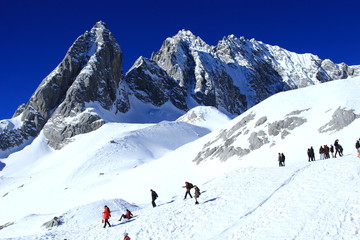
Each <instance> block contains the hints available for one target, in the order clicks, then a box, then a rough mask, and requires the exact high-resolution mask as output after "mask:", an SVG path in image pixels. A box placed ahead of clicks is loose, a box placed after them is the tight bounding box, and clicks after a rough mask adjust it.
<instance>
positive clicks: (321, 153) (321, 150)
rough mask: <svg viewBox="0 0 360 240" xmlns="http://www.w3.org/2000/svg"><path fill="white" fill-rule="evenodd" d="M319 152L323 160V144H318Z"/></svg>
mask: <svg viewBox="0 0 360 240" xmlns="http://www.w3.org/2000/svg"><path fill="white" fill-rule="evenodd" d="M319 153H320V160H324V148H323V146H320V149H319Z"/></svg>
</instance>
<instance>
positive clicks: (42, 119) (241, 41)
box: [0, 21, 360, 151]
mask: <svg viewBox="0 0 360 240" xmlns="http://www.w3.org/2000/svg"><path fill="white" fill-rule="evenodd" d="M356 75H360V67H359V66H347V65H346V64H344V63H343V64H335V63H333V62H332V61H331V60H321V59H320V58H319V57H318V56H316V55H312V54H297V53H294V52H290V51H288V50H285V49H283V48H281V47H278V46H271V45H268V44H264V43H262V42H260V41H257V40H255V39H251V40H247V39H245V38H244V37H240V38H237V37H235V36H234V35H229V36H227V37H224V38H223V39H222V40H220V41H219V42H218V44H217V45H216V46H211V45H208V44H207V43H206V42H205V41H203V40H202V39H201V38H200V37H197V36H195V35H194V34H193V33H192V32H191V31H189V30H180V31H179V32H178V33H177V34H176V35H175V36H172V37H169V38H167V39H166V40H165V41H164V42H163V44H162V46H161V48H160V50H159V51H158V52H156V53H154V54H153V55H152V56H151V58H150V59H147V58H144V57H140V58H138V59H137V60H136V62H135V63H134V65H133V67H132V68H130V70H129V71H128V72H127V73H126V75H125V76H122V51H121V48H120V46H119V45H118V44H117V42H116V40H115V38H114V36H113V35H112V34H111V32H110V31H109V29H108V28H107V26H106V24H105V23H104V22H102V21H99V22H97V23H96V24H95V25H94V26H93V27H92V28H91V30H90V31H86V32H85V33H84V34H83V35H81V36H80V37H78V38H77V39H76V41H75V42H74V44H73V45H72V46H71V47H70V48H69V50H68V52H67V53H66V55H65V57H64V59H63V60H62V61H61V63H60V64H59V65H58V66H57V67H56V68H55V69H54V70H53V71H52V72H51V73H50V74H49V75H48V76H47V77H46V78H45V79H44V80H43V81H42V82H41V83H40V85H39V87H38V88H37V90H36V91H35V93H34V94H33V95H32V96H31V98H30V100H29V102H28V103H27V104H25V105H23V106H22V107H21V108H19V109H18V110H17V112H16V116H18V117H17V118H18V119H21V124H16V125H12V124H9V123H7V122H6V123H5V122H4V123H3V124H2V125H0V130H2V131H0V139H1V141H0V148H1V150H3V151H5V150H6V149H12V148H14V146H21V145H22V146H24V144H26V143H28V142H29V141H26V140H31V139H32V138H34V137H36V136H37V135H38V134H39V132H40V131H42V130H43V133H44V136H45V137H46V139H47V140H48V143H49V145H50V146H52V147H54V148H56V149H58V148H61V147H62V146H64V144H66V143H67V142H68V141H69V140H70V139H71V138H72V137H73V136H76V135H78V134H82V133H87V132H90V131H93V130H95V129H97V128H99V127H101V126H102V125H103V124H104V123H105V122H106V121H108V120H107V119H106V117H109V116H111V117H109V119H110V118H111V121H126V120H123V119H129V118H127V117H126V114H127V113H128V112H131V111H130V110H133V109H132V104H133V105H135V103H136V107H137V108H136V109H137V110H136V111H138V110H139V109H141V107H139V106H141V104H142V103H143V104H144V106H145V105H146V108H147V109H149V108H152V107H154V109H156V110H154V111H152V110H151V113H152V114H157V113H160V112H161V116H160V117H159V118H156V119H160V118H161V117H163V120H175V119H176V118H177V117H179V116H180V115H181V114H183V113H185V112H186V111H188V110H189V109H192V108H194V107H196V106H213V107H215V108H217V109H219V110H220V111H222V112H224V113H226V114H228V115H232V116H236V115H239V114H241V113H243V112H244V111H246V110H247V109H249V108H251V107H252V106H254V105H256V104H257V103H259V102H261V101H263V100H264V99H266V98H268V97H269V96H271V95H273V94H275V93H278V92H281V91H286V90H290V89H296V88H301V87H306V86H309V85H314V84H319V83H322V82H326V81H331V80H334V79H343V78H347V77H348V76H356ZM139 104H140V105H139ZM165 106H166V107H165ZM165 109H166V110H165ZM144 111H148V110H144ZM165 111H168V112H172V113H171V114H167V113H166V114H164V112H165ZM129 114H130V113H129ZM144 115H146V114H144ZM165 116H166V117H165ZM168 116H171V117H168ZM148 118H151V116H150V117H148ZM1 126H7V127H6V128H5V127H4V128H2V127H1ZM11 126H12V127H11ZM15 126H19V127H15Z"/></svg>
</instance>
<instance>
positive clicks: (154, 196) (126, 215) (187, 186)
mask: <svg viewBox="0 0 360 240" xmlns="http://www.w3.org/2000/svg"><path fill="white" fill-rule="evenodd" d="M183 188H185V189H186V191H185V196H184V200H185V199H186V197H187V195H189V196H190V198H192V195H191V192H190V190H191V189H193V188H194V198H195V204H199V202H198V198H199V197H200V194H201V193H200V189H199V187H198V186H196V185H194V184H192V183H190V182H185V186H183ZM150 192H151V204H152V206H153V207H156V203H155V200H156V199H157V198H158V197H159V195H158V194H157V193H156V192H155V191H154V190H153V189H150ZM110 217H111V211H110V208H109V207H108V206H107V205H105V206H104V211H103V220H102V222H103V223H104V228H106V226H108V227H111V224H110V222H109V219H110ZM133 217H134V215H133V214H132V212H131V211H130V210H129V209H126V211H125V213H124V214H122V215H121V217H120V219H119V221H121V220H122V219H127V220H130V219H131V218H133ZM124 240H130V237H129V236H128V233H126V232H125V233H124Z"/></svg>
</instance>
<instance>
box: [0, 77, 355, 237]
mask: <svg viewBox="0 0 360 240" xmlns="http://www.w3.org/2000/svg"><path fill="white" fill-rule="evenodd" d="M359 88H360V77H357V78H352V79H346V80H339V81H331V82H328V83H323V84H320V85H316V86H310V87H307V88H302V89H297V90H291V91H287V92H282V93H278V94H276V95H274V96H272V97H269V98H268V99H266V100H264V101H263V102H261V103H260V104H257V105H256V106H254V107H252V108H251V109H249V110H248V111H246V112H244V113H243V114H241V115H239V116H238V117H236V118H234V119H232V120H229V119H228V118H227V116H226V115H224V114H223V113H221V112H220V111H219V110H217V109H216V108H213V107H198V108H194V109H192V111H189V112H188V113H187V114H186V115H184V116H182V117H180V118H179V119H177V120H176V121H163V122H160V123H151V124H144V123H142V124H139V123H137V124H134V123H132V124H129V123H114V122H113V123H105V124H104V125H103V126H102V127H101V128H99V129H97V130H95V131H92V132H90V133H86V134H81V135H77V136H75V137H74V139H73V142H72V143H71V144H68V145H66V146H65V147H63V148H62V149H61V150H56V151H55V150H53V149H52V148H50V147H49V146H48V145H47V143H46V139H45V137H44V135H43V134H42V133H41V134H40V135H39V137H37V138H36V139H35V140H34V141H33V142H32V143H31V144H30V145H29V146H27V147H25V148H24V149H23V150H21V151H19V152H17V153H14V154H11V155H10V156H9V157H7V158H5V159H2V160H1V161H2V166H3V169H2V170H1V171H0V212H1V214H0V238H1V239H19V240H22V239H78V240H82V239H87V240H91V239H122V235H123V233H124V232H128V233H129V236H130V237H131V238H132V239H199V240H203V239H219V238H222V239H234V240H235V239H257V240H261V239H264V240H265V239H266V240H268V239H300V240H302V239H304V240H305V239H309V238H311V239H350V240H352V239H358V238H359V237H360V235H359V226H360V208H359V206H360V198H359V191H358V190H357V189H358V186H359V184H360V160H359V158H357V157H356V155H357V153H356V149H355V147H354V146H355V141H356V140H357V139H359V137H360V135H359V133H358V132H357V131H356V130H358V129H359V128H360V119H359V115H360V104H359V103H360V99H359V97H358V93H357V89H359ZM335 139H339V143H340V144H341V145H342V146H343V149H344V156H342V157H339V156H337V157H336V158H330V159H326V160H319V154H318V149H319V147H320V146H321V145H325V144H327V145H329V146H330V145H331V144H333V143H334V140H335ZM310 146H313V147H314V149H315V153H316V161H315V162H308V156H307V149H308V148H309V147H310ZM279 152H282V153H284V154H285V156H286V161H285V165H286V166H285V167H278V161H277V160H278V159H277V155H278V153H279ZM243 153H246V154H243ZM184 181H189V182H192V183H194V184H196V185H197V186H198V187H199V188H200V189H201V195H200V198H199V202H200V204H198V205H196V204H194V203H195V201H194V199H190V198H187V199H185V200H184V199H183V198H184V193H185V191H184V188H182V186H184ZM150 189H154V190H156V192H157V193H158V195H159V198H158V199H157V200H156V203H157V205H158V206H157V207H156V208H153V207H152V206H151V195H150ZM192 193H193V190H192ZM104 205H107V206H109V207H110V209H111V210H112V214H111V215H112V217H111V218H110V223H111V224H112V227H111V228H105V229H104V228H103V223H101V218H102V211H103V207H104ZM125 209H129V210H131V211H132V212H133V213H134V215H135V216H136V217H135V218H134V219H132V220H130V221H128V222H119V221H118V218H120V216H121V214H122V213H123V212H124V210H125ZM55 217H56V218H55ZM50 220H53V221H52V223H56V222H57V223H59V224H60V225H59V226H52V227H50V226H49V225H47V226H46V223H47V222H49V221H50Z"/></svg>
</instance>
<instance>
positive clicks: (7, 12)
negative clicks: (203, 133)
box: [0, 0, 360, 119]
mask: <svg viewBox="0 0 360 240" xmlns="http://www.w3.org/2000/svg"><path fill="white" fill-rule="evenodd" d="M359 14H360V1H359V0H342V1H333V0H327V1H323V0H301V1H299V0H297V1H292V0H288V1H283V0H281V1H280V0H279V1H271V0H246V1H243V0H217V1H215V0H182V1H171V0H167V1H163V0H160V1H156V0H146V1H143V0H139V1H126V0H97V1H94V0H87V1H82V0H72V1H69V0H61V1H60V0H56V1H55V0H46V1H45V0H42V1H40V0H32V1H29V0H22V1H20V0H0V22H1V23H2V26H1V31H0V32H1V36H0V46H1V53H0V54H1V55H0V80H1V88H0V89H1V90H0V119H6V118H10V117H11V116H12V114H13V113H14V111H15V110H16V108H17V107H18V106H19V105H20V104H22V103H26V102H27V101H28V100H29V98H30V96H31V95H32V93H33V92H34V91H35V90H36V88H37V86H38V85H39V84H40V82H41V81H42V80H43V79H44V78H45V77H46V76H47V75H48V74H49V73H50V72H51V71H52V70H53V69H54V68H55V67H56V66H57V65H58V64H59V63H60V61H61V60H62V59H63V57H64V56H65V54H66V51H67V50H68V48H69V47H70V46H71V44H72V43H73V42H74V41H75V39H76V38H77V37H78V36H80V35H81V34H83V33H84V32H85V31H87V30H90V29H91V28H92V27H93V25H95V23H96V22H97V21H99V20H102V21H104V22H105V23H106V24H107V26H108V27H109V29H110V31H111V32H112V33H113V35H114V36H115V38H116V40H117V41H118V43H119V45H120V47H121V48H122V51H123V54H124V65H123V68H124V72H126V71H127V70H128V69H129V67H131V66H132V64H133V63H134V61H135V60H136V59H137V58H138V57H139V56H144V57H150V56H151V53H152V52H156V51H158V50H159V48H160V46H161V44H162V42H163V41H164V40H165V39H166V38H167V37H171V36H173V35H175V34H176V33H177V32H178V31H179V30H181V29H186V30H190V31H192V32H193V33H194V34H195V35H196V36H199V37H200V38H202V39H203V40H204V41H205V42H207V43H208V44H210V45H216V44H217V42H218V41H219V40H221V39H222V38H223V37H224V36H227V35H230V34H234V35H235V36H236V37H240V36H244V37H245V38H246V39H251V38H255V39H256V40H259V41H262V42H264V43H267V44H271V45H278V46H280V47H282V48H285V49H287V50H290V51H293V52H297V53H313V54H316V55H318V56H319V57H320V58H321V59H326V58H328V59H331V60H332V61H334V62H335V63H340V62H345V63H347V64H349V65H358V64H360V44H359V36H360V18H359Z"/></svg>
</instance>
